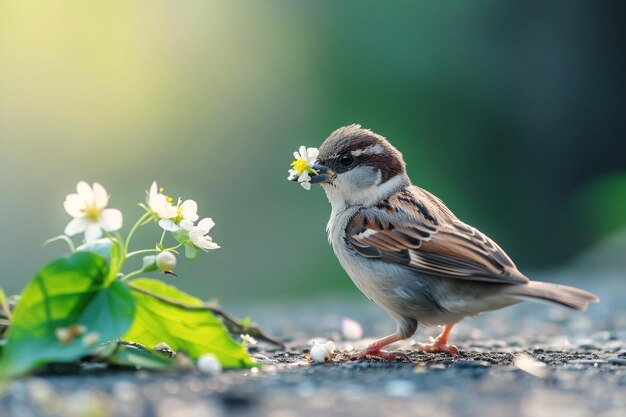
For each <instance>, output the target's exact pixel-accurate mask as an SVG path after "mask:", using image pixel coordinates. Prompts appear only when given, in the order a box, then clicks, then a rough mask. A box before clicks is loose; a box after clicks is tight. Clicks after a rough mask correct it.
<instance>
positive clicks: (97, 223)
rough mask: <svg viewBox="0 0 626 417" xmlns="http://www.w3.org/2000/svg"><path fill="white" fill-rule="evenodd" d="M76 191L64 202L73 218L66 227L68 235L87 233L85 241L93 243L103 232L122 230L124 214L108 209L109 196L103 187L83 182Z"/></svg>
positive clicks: (66, 209)
mask: <svg viewBox="0 0 626 417" xmlns="http://www.w3.org/2000/svg"><path fill="white" fill-rule="evenodd" d="M76 191H77V192H76V193H75V194H69V195H68V196H67V197H66V198H65V202H63V207H64V208H65V211H66V212H67V213H68V214H69V215H70V216H72V217H73V219H72V220H71V221H70V222H69V223H68V224H67V226H66V227H65V231H64V233H65V234H66V235H68V236H74V235H76V234H78V233H82V232H85V241H86V242H93V241H94V240H96V239H98V238H100V237H101V236H102V230H105V231H107V232H113V231H115V230H119V229H121V228H122V212H121V211H119V210H117V209H108V208H106V206H107V204H108V203H109V196H108V194H107V192H106V190H105V189H104V187H103V186H102V185H100V184H98V183H97V182H96V183H94V184H93V187H90V186H89V184H87V183H86V182H84V181H81V182H79V183H78V185H77V186H76Z"/></svg>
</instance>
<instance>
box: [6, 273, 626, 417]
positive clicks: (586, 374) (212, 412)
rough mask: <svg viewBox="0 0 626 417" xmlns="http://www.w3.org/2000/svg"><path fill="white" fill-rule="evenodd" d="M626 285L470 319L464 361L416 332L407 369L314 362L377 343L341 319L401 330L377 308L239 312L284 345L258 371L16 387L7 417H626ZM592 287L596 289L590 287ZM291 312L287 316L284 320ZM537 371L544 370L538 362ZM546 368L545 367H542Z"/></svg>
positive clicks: (460, 332)
mask: <svg viewBox="0 0 626 417" xmlns="http://www.w3.org/2000/svg"><path fill="white" fill-rule="evenodd" d="M622 280H623V278H621V277H620V278H619V279H617V280H613V281H608V282H609V283H610V285H609V284H607V285H604V286H603V287H602V288H601V289H602V291H598V292H599V295H600V296H601V298H602V303H600V304H597V305H593V306H592V307H591V308H590V309H589V311H587V312H585V313H578V312H570V311H567V310H564V309H560V308H556V307H552V306H548V305H541V304H534V303H524V304H521V305H518V306H514V307H511V308H509V309H505V310H501V311H499V312H493V313H488V314H485V315H483V316H480V317H477V318H473V319H468V320H465V321H463V322H462V323H460V324H459V325H458V326H457V327H456V328H455V330H454V331H453V333H452V340H451V342H452V343H455V344H456V345H457V346H458V347H459V348H460V350H461V353H460V355H458V356H454V357H453V356H450V355H447V354H429V353H422V352H416V351H415V350H414V349H413V345H414V344H415V342H416V341H421V340H424V339H426V338H427V336H430V335H434V334H436V333H437V330H438V329H424V328H420V329H418V333H417V334H416V336H415V337H414V340H411V341H406V342H403V343H399V344H396V345H395V346H394V348H395V349H396V350H402V351H403V352H405V353H407V355H408V356H409V359H410V361H399V362H393V363H391V362H383V361H379V360H376V359H368V360H361V361H345V360H341V358H340V357H341V355H336V356H335V359H334V360H333V361H332V362H329V363H322V364H311V363H309V361H308V358H307V352H308V349H309V348H310V346H311V344H312V343H313V342H315V341H325V340H334V341H335V343H336V345H337V347H338V349H340V350H345V349H350V348H351V347H353V346H361V345H364V344H366V343H367V342H369V341H370V339H363V340H359V341H355V342H348V341H345V340H343V338H342V335H341V333H340V322H341V317H342V316H348V317H351V318H353V319H355V320H358V321H359V322H360V323H361V324H362V325H363V328H364V330H365V334H366V335H367V336H368V337H369V336H372V337H373V336H376V337H379V336H383V335H385V334H387V333H390V332H391V331H393V323H392V322H391V321H390V320H389V319H388V318H387V317H386V316H385V314H384V313H382V312H381V311H380V310H378V309H377V308H376V307H375V306H373V305H370V304H367V303H365V302H362V300H361V301H358V302H357V301H350V300H343V299H336V300H328V299H326V300H324V301H321V300H318V301H310V302H307V303H304V304H303V303H298V304H295V303H294V304H292V305H289V304H285V303H281V304H280V305H278V306H273V307H272V306H269V305H260V306H256V307H255V306H253V307H250V306H246V307H245V309H243V310H242V312H243V311H245V312H246V313H250V312H252V313H253V317H254V318H255V319H256V320H257V321H258V322H259V323H261V324H262V325H263V327H264V328H265V329H267V330H269V331H270V333H272V334H274V335H276V336H278V337H279V338H281V339H282V340H285V341H286V345H287V348H286V349H285V350H280V349H276V348H273V347H272V346H268V345H264V344H262V343H259V344H258V345H255V346H253V347H251V353H252V355H253V356H254V357H255V358H256V360H257V361H258V362H261V363H263V364H264V365H265V366H264V367H263V368H262V369H260V370H256V369H255V370H246V371H226V372H223V373H221V374H219V375H213V376H210V375H203V374H200V373H197V372H167V373H149V372H145V371H137V372H130V371H111V370H106V369H97V368H95V369H87V368H85V369H82V370H81V371H80V372H79V373H78V374H76V373H74V374H72V375H65V376H54V375H50V374H47V375H38V376H33V377H29V378H24V379H20V380H16V381H13V382H11V383H7V384H6V385H5V386H4V388H0V390H3V392H4V394H3V395H2V394H0V395H2V397H1V398H0V416H1V417H30V416H48V417H49V416H59V417H60V416H63V417H78V416H80V417H86V416H90V417H91V416H93V417H105V416H129V417H130V416H132V417H140V416H141V417H143V416H145V417H148V416H150V417H151V416H156V417H166V416H167V417H179V416H181V417H183V416H184V417H196V416H198V417H200V416H202V417H210V416H274V417H289V416H316V417H318V416H320V415H325V416H326V415H359V416H377V415H388V414H391V413H394V414H397V415H414V416H422V415H424V416H426V415H429V416H431V417H432V416H433V415H437V416H438V417H445V416H448V415H450V416H473V415H481V416H502V415H506V416H508V417H513V416H533V417H536V416H550V417H553V416H555V415H567V416H568V417H570V416H588V415H594V416H595V417H603V416H616V417H617V416H620V417H623V416H625V415H626V331H625V330H624V329H626V305H625V302H624V292H623V281H622ZM586 287H589V286H586ZM285 312H288V313H289V314H285ZM537 361H539V362H540V363H539V364H537ZM542 364H545V365H542Z"/></svg>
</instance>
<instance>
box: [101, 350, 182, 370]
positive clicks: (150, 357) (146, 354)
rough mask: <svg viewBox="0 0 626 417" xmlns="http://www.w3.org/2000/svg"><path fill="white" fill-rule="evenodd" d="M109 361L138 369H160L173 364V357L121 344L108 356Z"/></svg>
mask: <svg viewBox="0 0 626 417" xmlns="http://www.w3.org/2000/svg"><path fill="white" fill-rule="evenodd" d="M107 360H108V362H109V363H112V364H114V365H118V366H127V367H132V368H137V369H149V370H153V371H159V370H162V369H167V368H169V367H171V366H172V364H173V362H174V361H173V360H172V358H168V357H167V356H164V355H161V354H158V353H156V352H153V351H150V350H146V349H139V348H136V347H133V346H125V345H119V346H118V347H117V349H115V351H114V352H113V354H112V355H110V356H109V357H108V358H107Z"/></svg>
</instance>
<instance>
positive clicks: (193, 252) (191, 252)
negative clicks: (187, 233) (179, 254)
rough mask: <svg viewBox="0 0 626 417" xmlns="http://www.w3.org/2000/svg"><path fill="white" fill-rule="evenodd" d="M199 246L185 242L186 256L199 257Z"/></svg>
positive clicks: (188, 257) (189, 257)
mask: <svg viewBox="0 0 626 417" xmlns="http://www.w3.org/2000/svg"><path fill="white" fill-rule="evenodd" d="M198 252H199V250H198V248H197V247H196V245H194V244H193V243H185V257H186V258H187V259H191V260H194V259H196V258H197V257H198Z"/></svg>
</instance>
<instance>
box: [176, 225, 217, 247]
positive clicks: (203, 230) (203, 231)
mask: <svg viewBox="0 0 626 417" xmlns="http://www.w3.org/2000/svg"><path fill="white" fill-rule="evenodd" d="M182 226H183V228H184V229H185V230H187V231H188V232H189V240H191V243H193V244H194V245H196V246H197V247H199V248H200V249H204V250H210V249H219V247H220V246H219V245H218V244H217V243H214V242H213V239H212V238H211V236H209V235H207V233H209V231H210V230H211V229H212V228H213V226H215V222H214V221H213V220H212V219H211V218H206V219H202V220H200V222H199V223H198V225H197V226H193V224H191V225H189V223H185V224H183V225H182Z"/></svg>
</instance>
